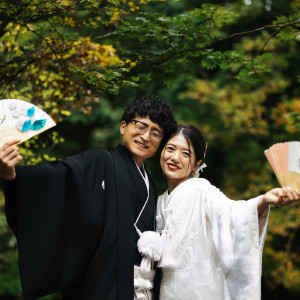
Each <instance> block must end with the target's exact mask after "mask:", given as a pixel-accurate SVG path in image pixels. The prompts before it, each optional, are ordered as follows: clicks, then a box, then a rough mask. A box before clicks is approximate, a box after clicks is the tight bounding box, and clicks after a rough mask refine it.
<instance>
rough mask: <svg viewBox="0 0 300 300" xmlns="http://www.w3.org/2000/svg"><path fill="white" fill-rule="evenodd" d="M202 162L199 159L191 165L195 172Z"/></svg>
mask: <svg viewBox="0 0 300 300" xmlns="http://www.w3.org/2000/svg"><path fill="white" fill-rule="evenodd" d="M201 164H202V159H200V160H199V161H198V162H197V163H195V165H194V167H193V172H195V171H196V170H197V169H198V168H199V167H200V166H201Z"/></svg>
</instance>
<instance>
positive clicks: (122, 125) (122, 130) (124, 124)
mask: <svg viewBox="0 0 300 300" xmlns="http://www.w3.org/2000/svg"><path fill="white" fill-rule="evenodd" d="M126 125H127V124H126V122H125V121H122V122H121V124H120V133H121V134H122V135H123V134H124V131H125V128H126Z"/></svg>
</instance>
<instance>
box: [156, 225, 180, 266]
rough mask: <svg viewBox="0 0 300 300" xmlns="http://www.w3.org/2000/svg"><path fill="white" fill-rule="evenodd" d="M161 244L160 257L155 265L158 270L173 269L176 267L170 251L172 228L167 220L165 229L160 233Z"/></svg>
mask: <svg viewBox="0 0 300 300" xmlns="http://www.w3.org/2000/svg"><path fill="white" fill-rule="evenodd" d="M161 238H162V242H163V248H162V255H161V258H160V260H159V262H158V264H157V266H158V267H160V268H175V267H176V266H177V262H176V259H175V257H174V254H173V249H172V239H173V227H172V225H171V222H170V221H169V220H166V222H165V228H164V229H163V230H162V232H161Z"/></svg>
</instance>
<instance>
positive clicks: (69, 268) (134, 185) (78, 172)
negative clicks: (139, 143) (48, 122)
mask: <svg viewBox="0 0 300 300" xmlns="http://www.w3.org/2000/svg"><path fill="white" fill-rule="evenodd" d="M16 173H17V177H16V179H15V180H13V181H5V202H6V204H5V205H6V217H7V222H8V224H9V226H10V228H11V229H12V230H13V232H14V233H15V235H16V237H17V241H18V249H19V266H20V275H21V282H22V289H23V297H24V299H25V300H30V299H36V298H39V297H41V296H44V295H46V294H50V293H55V292H62V295H63V299H73V300H76V299H78V300H79V299H80V300H96V299H105V300H109V299H121V300H123V299H124V300H129V299H130V300H132V299H133V265H134V263H139V261H140V259H141V257H140V255H139V254H138V252H137V247H136V242H137V239H138V236H137V234H136V232H135V230H134V228H133V223H134V221H135V218H136V217H137V215H138V213H139V212H140V209H141V208H142V206H143V205H144V202H145V200H146V198H147V190H146V186H145V183H144V181H143V178H142V177H141V175H140V173H139V171H138V169H137V167H136V165H135V163H134V161H133V159H132V158H131V155H130V153H129V152H128V151H127V150H126V148H124V147H123V146H121V145H119V146H118V147H117V148H116V149H114V150H113V151H111V152H108V151H106V150H102V149H97V150H89V151H86V152H84V153H81V154H79V155H76V156H72V157H70V158H66V159H64V160H61V161H56V162H52V163H47V164H40V165H36V166H26V167H17V169H16ZM155 199H156V194H155V190H154V186H153V184H152V182H150V198H149V202H148V205H147V206H146V208H145V210H144V212H143V214H142V216H141V220H140V222H139V224H138V227H139V229H140V230H141V231H145V230H153V227H154V208H155V205H156V201H155Z"/></svg>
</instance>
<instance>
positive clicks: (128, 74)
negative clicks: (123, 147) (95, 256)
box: [0, 0, 300, 299]
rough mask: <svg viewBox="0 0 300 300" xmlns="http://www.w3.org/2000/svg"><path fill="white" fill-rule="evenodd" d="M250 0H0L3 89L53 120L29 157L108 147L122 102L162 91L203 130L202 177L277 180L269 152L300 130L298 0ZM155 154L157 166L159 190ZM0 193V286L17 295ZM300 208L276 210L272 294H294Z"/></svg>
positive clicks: (269, 248)
mask: <svg viewBox="0 0 300 300" xmlns="http://www.w3.org/2000/svg"><path fill="white" fill-rule="evenodd" d="M212 2H213V3H219V4H218V5H216V4H212ZM250 2H251V4H246V3H245V1H239V0H236V1H230V2H228V1H201V2H199V1H193V0H187V1H183V0H182V1H159V0H157V1H156V0H155V1H151V0H132V1H127V0H119V1H117V0H109V1H100V0H76V1H71V0H66V1H56V0H52V1H51V0H50V1H44V0H36V1H29V0H21V1H4V0H0V67H1V68H0V94H1V98H20V99H24V100H27V101H31V102H32V103H34V104H36V105H38V106H39V107H41V108H42V109H44V110H45V111H46V112H47V113H49V114H50V115H51V116H52V117H53V118H54V120H55V121H56V122H57V125H58V126H57V127H56V128H54V130H51V131H48V132H45V133H43V134H41V135H40V136H38V137H34V138H33V139H31V140H30V141H27V142H26V143H24V144H22V145H21V149H20V152H21V155H22V156H23V157H24V159H23V162H22V163H23V164H32V163H33V164H35V163H38V162H42V161H45V160H46V161H47V160H54V159H55V158H56V157H63V156H65V155H70V154H73V153H77V152H79V151H83V150H85V149H87V148H95V147H103V148H107V149H111V148H113V147H114V146H115V145H116V144H117V143H118V142H120V135H119V121H120V120H119V119H120V117H121V114H122V111H123V109H124V108H125V107H126V105H127V104H128V103H129V102H131V101H132V99H133V98H134V97H136V96H137V95H138V94H152V93H155V94H160V95H162V96H165V97H166V98H167V99H168V101H169V102H170V103H171V104H172V107H173V110H174V113H175V116H176V119H177V120H178V122H179V123H190V124H194V125H195V126H197V127H198V128H200V129H201V130H202V132H203V133H204V135H205V137H206V139H207V140H208V144H209V147H208V153H207V158H206V159H207V164H208V166H209V167H208V168H207V169H205V172H204V176H205V177H206V178H208V179H209V180H210V181H211V182H212V183H213V184H215V185H217V186H218V187H220V188H221V189H222V190H223V191H224V192H225V193H226V194H227V195H228V196H230V197H232V198H235V199H239V198H249V197H253V196H256V195H258V194H261V193H263V192H264V191H266V190H268V189H270V188H272V187H274V186H277V185H278V183H277V181H276V178H275V176H274V175H273V172H272V170H271V168H270V166H269V165H268V163H267V161H266V158H265V157H264V154H263V152H264V150H265V149H266V148H268V147H270V146H271V145H272V144H274V143H277V142H282V141H286V140H299V129H300V122H299V120H300V119H299V118H300V99H299V92H300V91H299V50H298V49H299V24H300V21H299V1H296V0H288V1H286V0H278V1H269V2H268V1H267V2H266V1H258V0H253V1H249V3H250ZM158 162H159V160H158V158H155V159H153V160H152V161H150V165H151V171H152V176H153V178H154V180H155V182H156V184H157V186H158V190H159V192H162V191H163V190H164V189H165V188H166V185H165V183H164V180H163V178H162V175H161V172H160V169H159V167H158V165H159V163H158ZM1 199H2V198H1ZM1 201H2V202H1V207H0V247H1V248H0V253H1V254H0V274H1V275H0V294H1V293H2V294H7V295H14V296H15V297H16V299H18V297H20V286H19V279H18V276H17V275H16V274H17V267H16V266H17V263H16V260H17V256H16V249H15V248H16V245H15V239H14V238H13V237H12V235H11V233H10V231H9V230H8V227H7V224H6V221H5V217H4V207H3V206H4V203H3V200H1ZM298 216H299V209H298V207H297V206H295V207H293V206H292V207H290V208H287V209H284V210H282V209H272V212H271V215H270V224H269V232H268V236H267V242H266V246H265V250H264V260H263V261H264V266H263V282H264V291H265V293H266V294H268V295H272V296H270V299H278V297H281V299H282V298H283V297H286V298H289V299H298V298H299V293H300V291H299V286H300V278H299V270H300V265H299V253H300V252H299V245H300V237H299V227H300V224H299V218H298ZM1 276H2V277H1ZM273 289H274V292H273ZM266 291H267V292H266ZM295 295H296V296H295ZM263 296H264V295H263ZM53 297H54V298H57V297H58V296H57V295H53V296H49V297H48V298H50V299H51V298H53ZM266 297H267V296H264V297H263V299H266ZM293 297H294V298H293Z"/></svg>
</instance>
